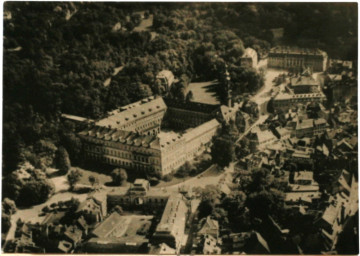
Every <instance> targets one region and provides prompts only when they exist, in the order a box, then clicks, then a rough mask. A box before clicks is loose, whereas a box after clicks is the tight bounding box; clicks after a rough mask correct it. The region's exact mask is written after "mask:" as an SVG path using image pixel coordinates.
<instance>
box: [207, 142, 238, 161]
mask: <svg viewBox="0 0 360 256" xmlns="http://www.w3.org/2000/svg"><path fill="white" fill-rule="evenodd" d="M211 157H212V159H213V162H214V163H216V164H218V165H219V166H220V167H222V168H224V167H225V166H229V164H230V162H231V161H232V160H233V159H234V143H233V142H232V141H231V140H230V139H229V138H226V137H218V138H216V139H215V140H214V143H213V145H212V147H211Z"/></svg>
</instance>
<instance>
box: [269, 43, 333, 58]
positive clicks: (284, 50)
mask: <svg viewBox="0 0 360 256" xmlns="http://www.w3.org/2000/svg"><path fill="white" fill-rule="evenodd" d="M276 53H280V54H295V55H315V56H322V57H326V56H327V54H326V52H324V51H322V50H320V49H317V48H312V49H309V48H299V47H290V46H276V47H274V48H272V49H270V52H269V54H276Z"/></svg>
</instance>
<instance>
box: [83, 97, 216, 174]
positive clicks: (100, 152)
mask: <svg viewBox="0 0 360 256" xmlns="http://www.w3.org/2000/svg"><path fill="white" fill-rule="evenodd" d="M205 108H206V107H205ZM169 109H170V111H171V109H172V108H169ZM169 109H168V108H167V106H166V105H165V103H164V101H163V99H162V98H161V97H149V98H146V99H143V100H141V101H139V102H136V103H132V104H130V105H127V106H124V107H121V108H120V109H119V110H114V111H112V112H110V114H109V116H107V117H105V118H104V119H101V120H98V121H95V122H94V124H92V125H89V126H88V127H87V128H86V129H85V130H83V131H81V132H79V133H78V135H79V137H80V138H81V139H82V141H83V145H84V146H83V149H84V152H85V156H86V157H87V158H89V159H92V160H96V161H100V162H104V163H107V164H111V165H114V166H120V167H123V168H126V169H135V170H142V171H154V172H156V173H158V174H160V175H166V174H168V173H170V172H173V171H175V170H176V169H178V168H179V167H180V166H181V165H183V164H184V163H185V162H186V161H189V160H192V159H193V158H194V157H195V156H196V155H199V154H201V153H202V152H203V151H204V150H205V149H206V147H207V146H208V145H209V144H210V143H211V140H212V138H213V136H214V135H216V133H217V131H218V128H219V127H220V123H219V122H218V121H217V120H216V119H215V118H214V116H211V115H207V116H206V117H204V115H203V113H202V112H197V111H193V112H191V116H192V120H193V122H187V117H188V116H189V115H185V116H186V118H185V119H186V120H185V119H183V120H182V123H184V124H186V123H187V124H188V125H185V126H182V127H184V128H186V130H183V131H182V132H180V133H177V132H174V131H171V130H168V131H160V128H161V123H162V121H163V118H164V115H165V112H166V111H169ZM176 111H178V110H176ZM184 111H188V110H186V109H185V110H184ZM171 113H173V111H172V112H171ZM214 115H215V114H214ZM172 118H174V119H176V122H175V123H177V122H178V119H179V118H180V117H179V116H178V115H174V114H171V115H168V120H169V121H168V122H170V123H172ZM179 123H181V122H180V121H179Z"/></svg>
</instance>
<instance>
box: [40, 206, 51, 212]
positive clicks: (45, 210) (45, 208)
mask: <svg viewBox="0 0 360 256" xmlns="http://www.w3.org/2000/svg"><path fill="white" fill-rule="evenodd" d="M41 211H42V212H45V213H48V212H50V208H49V206H47V205H46V206H44V207H43V208H42V209H41Z"/></svg>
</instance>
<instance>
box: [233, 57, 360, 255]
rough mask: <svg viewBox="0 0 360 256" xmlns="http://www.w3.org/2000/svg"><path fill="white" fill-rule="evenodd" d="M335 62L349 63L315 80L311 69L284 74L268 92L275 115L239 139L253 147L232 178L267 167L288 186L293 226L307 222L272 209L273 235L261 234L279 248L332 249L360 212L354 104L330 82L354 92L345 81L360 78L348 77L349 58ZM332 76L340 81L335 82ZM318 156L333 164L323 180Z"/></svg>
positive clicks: (296, 250)
mask: <svg viewBox="0 0 360 256" xmlns="http://www.w3.org/2000/svg"><path fill="white" fill-rule="evenodd" d="M289 52H291V51H290V50H289ZM274 53H275V51H274ZM309 53H310V52H307V54H309ZM276 54H286V51H284V50H282V51H280V52H279V51H276ZM291 54H293V53H292V52H291ZM302 54H303V53H302ZM316 54H317V53H316ZM274 56H275V55H274ZM276 57H277V58H278V57H279V56H276ZM294 61H295V63H297V62H296V60H294ZM289 63H290V64H292V63H293V60H292V61H290V62H289ZM289 63H287V64H286V65H288V64H289ZM334 63H335V64H336V65H340V64H341V65H343V66H344V65H346V67H347V70H348V71H346V72H342V74H340V75H336V74H326V73H325V79H324V81H321V79H315V78H314V76H313V74H312V72H311V70H310V69H306V70H305V71H304V72H303V73H301V74H290V73H289V74H288V75H287V76H284V79H283V80H282V81H281V83H280V85H279V90H278V92H277V93H276V94H275V95H274V96H273V99H272V101H273V108H274V114H271V115H269V117H268V119H267V120H266V121H265V122H264V123H263V124H260V125H258V126H257V127H255V128H253V129H252V130H251V132H250V133H249V134H248V135H247V136H246V137H245V138H244V139H243V140H244V141H246V142H247V143H245V144H246V145H248V146H249V152H250V154H248V155H246V156H244V157H242V158H241V159H239V160H238V162H237V163H236V165H235V175H236V178H235V182H239V181H240V180H241V179H243V178H244V177H245V176H249V175H251V173H252V171H253V170H254V169H258V168H267V169H268V170H269V171H270V173H271V175H272V176H273V177H274V178H275V179H277V180H278V181H279V182H281V183H283V184H284V185H286V188H287V189H286V191H285V198H284V202H285V205H284V207H285V208H286V209H291V210H293V211H294V214H297V216H300V217H299V218H298V219H299V220H301V222H299V223H298V224H297V225H299V226H304V227H312V228H309V230H306V231H304V230H302V231H301V232H299V231H298V230H297V229H301V228H294V226H293V225H291V224H289V223H276V222H275V221H274V219H273V218H272V216H269V220H268V221H267V223H266V225H267V229H268V230H271V233H272V235H271V236H270V235H266V234H263V233H261V232H260V233H261V234H262V235H263V236H264V237H266V238H268V240H267V242H268V244H270V245H277V246H278V247H279V246H282V247H283V248H286V250H285V249H284V253H285V252H287V253H288V252H293V253H315V252H317V253H320V252H321V253H331V252H334V251H336V249H337V243H338V240H339V236H340V235H341V233H342V232H343V231H344V227H345V225H346V223H347V221H348V220H349V219H350V218H352V217H354V216H355V215H356V213H357V211H358V196H357V187H358V181H357V161H356V160H357V154H358V151H357V142H358V137H357V111H356V107H354V106H356V105H355V104H352V101H351V100H350V98H351V97H348V99H344V98H342V96H341V95H340V93H339V94H338V93H337V92H336V89H335V88H336V87H339V88H340V89H339V91H341V90H344V91H346V93H344V94H347V93H349V95H351V94H353V95H355V91H351V89H350V88H356V86H355V87H354V86H352V85H351V83H353V85H355V84H357V81H356V78H354V79H352V78H351V77H352V73H351V72H350V71H349V68H348V66H349V65H350V64H349V63H348V62H341V63H340V64H339V62H334ZM281 65H283V64H281ZM324 70H325V69H324ZM319 71H320V70H319ZM321 71H322V70H321ZM338 76H339V78H337V77H338ZM318 78H320V76H318ZM336 79H338V82H334V81H335V80H336ZM345 81H346V82H345ZM326 87H331V90H332V92H331V97H332V102H331V104H329V102H326V100H327V97H329V94H328V93H326V96H325V94H324V93H323V91H324V92H326V90H327V89H328V88H326ZM344 87H346V88H344ZM350 91H351V92H350ZM349 95H348V96H349ZM325 105H326V106H329V105H330V106H331V107H327V108H325ZM318 161H325V162H326V161H330V162H331V163H334V164H333V166H331V167H330V169H329V172H330V171H331V170H337V171H336V172H335V173H334V175H333V176H331V177H332V178H331V181H328V183H327V184H323V183H320V184H319V182H317V181H316V180H321V177H320V178H319V175H320V176H321V174H319V172H320V170H317V168H318V167H319V164H318ZM331 168H333V169H331ZM323 182H324V181H323ZM302 222H303V223H302ZM264 225H265V224H264ZM294 229H296V230H294ZM269 232H270V231H269ZM265 233H267V232H265ZM270 249H271V246H270Z"/></svg>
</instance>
